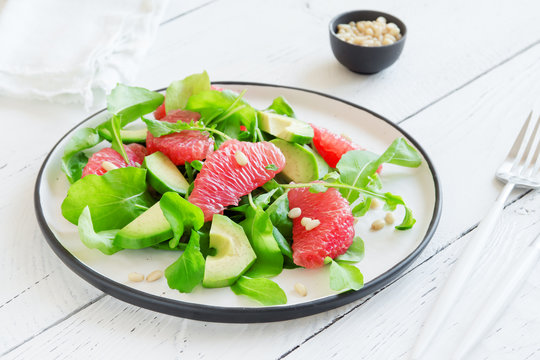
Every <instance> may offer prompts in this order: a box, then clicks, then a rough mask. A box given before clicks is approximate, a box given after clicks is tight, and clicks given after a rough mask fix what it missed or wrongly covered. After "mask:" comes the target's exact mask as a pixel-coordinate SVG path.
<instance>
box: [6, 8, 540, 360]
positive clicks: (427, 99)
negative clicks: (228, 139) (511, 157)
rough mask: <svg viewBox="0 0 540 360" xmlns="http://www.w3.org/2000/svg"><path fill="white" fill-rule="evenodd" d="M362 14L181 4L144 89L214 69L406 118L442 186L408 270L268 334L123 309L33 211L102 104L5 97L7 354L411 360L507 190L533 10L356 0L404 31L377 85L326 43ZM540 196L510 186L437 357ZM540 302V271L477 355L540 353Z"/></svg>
mask: <svg viewBox="0 0 540 360" xmlns="http://www.w3.org/2000/svg"><path fill="white" fill-rule="evenodd" d="M358 6H359V5H358V3H357V2H355V1H352V0H351V1H341V2H339V3H336V2H328V1H323V0H317V1H302V2H300V1H285V0H281V1H272V2H265V1H262V0H215V1H212V0H206V1H205V0H190V1H183V2H180V1H178V2H171V4H170V8H169V10H168V11H167V14H166V15H165V17H164V19H163V25H162V26H161V27H160V29H159V32H158V38H157V40H156V42H155V44H154V46H153V48H152V49H151V50H150V52H149V54H148V56H147V58H146V61H145V63H144V64H143V66H142V67H141V69H140V73H139V77H138V80H137V82H136V83H137V85H140V86H145V87H149V88H160V87H164V86H167V85H168V83H169V82H170V81H171V80H173V79H177V78H181V77H183V76H185V75H187V74H190V73H193V72H199V71H201V70H202V69H206V70H208V72H209V73H210V75H211V77H212V78H213V79H215V80H244V81H259V82H269V83H277V84H285V85H293V86H299V87H304V88H309V89H314V90H319V91H323V92H327V93H330V94H332V95H336V96H338V97H342V98H344V99H347V100H350V101H353V102H355V103H358V104H360V105H363V106H365V107H367V108H370V109H372V110H374V111H377V112H379V113H380V114H382V115H384V116H387V117H388V118H390V119H391V120H392V121H395V122H400V123H401V125H402V126H403V127H404V128H405V130H407V131H408V132H409V133H410V134H411V135H412V136H413V137H415V138H416V139H417V140H418V141H419V142H420V144H422V146H424V147H425V148H426V150H427V151H428V153H429V154H430V156H431V157H432V160H433V161H434V163H435V166H436V168H437V170H438V172H439V175H440V178H441V182H442V185H443V217H442V219H441V223H440V226H439V228H438V230H437V233H436V234H435V236H434V238H433V240H432V242H431V243H430V245H429V246H428V248H427V249H426V250H425V251H424V253H423V254H422V255H421V256H420V258H419V259H418V260H417V261H416V262H415V263H414V264H413V265H412V266H411V268H410V269H409V270H408V271H407V273H406V274H405V275H404V276H402V277H400V278H399V279H398V280H396V281H395V282H394V283H393V284H391V285H388V286H387V287H385V288H384V289H383V290H381V291H380V292H378V293H376V294H373V295H371V296H368V297H367V298H365V299H361V300H359V301H357V302H354V303H352V304H350V305H347V306H344V307H341V308H338V309H335V310H332V311H329V312H325V313H322V314H319V315H314V316H310V317H308V318H303V319H298V320H291V321H286V322H278V323H271V324H249V325H243V324H235V325H231V324H213V323H204V322H198V321H192V320H185V319H180V318H174V317H170V316H167V315H162V314H158V313H154V312H151V311H148V310H145V309H140V308H137V307H135V306H132V305H129V304H126V303H123V302H120V301H118V300H116V299H114V298H111V297H110V296H108V295H105V294H102V293H101V292H100V291H99V290H97V289H95V288H94V287H92V286H91V285H89V284H87V283H86V282H84V281H83V280H81V279H80V278H78V277H77V276H76V275H74V274H73V273H72V272H71V271H70V270H69V269H68V268H67V267H66V266H65V265H64V264H63V263H62V262H61V261H60V260H59V259H58V258H57V257H56V256H55V255H54V254H53V253H52V251H51V250H50V249H49V247H48V245H47V244H46V243H45V240H44V238H43V236H42V235H41V232H40V230H39V228H38V225H37V223H36V220H35V216H34V213H33V185H34V181H35V177H36V175H37V171H38V169H39V166H40V165H41V162H42V161H43V159H44V157H45V155H46V154H47V152H48V150H49V149H50V148H51V147H52V146H53V145H54V144H55V143H56V141H57V140H58V138H59V137H60V136H62V135H63V134H64V133H65V132H66V131H67V130H68V129H70V128H71V127H73V126H74V125H75V124H76V123H78V122H79V121H81V120H82V119H83V118H84V117H86V116H87V115H88V114H89V113H90V112H91V111H85V110H84V109H82V108H81V107H79V106H75V105H70V106H65V105H57V104H50V103H42V102H30V101H22V100H13V99H9V98H0V116H1V118H2V123H3V124H4V126H7V129H6V128H4V129H5V132H4V134H5V136H4V138H3V141H2V143H1V144H0V153H1V154H2V155H1V156H0V180H1V182H2V186H1V188H0V230H1V232H0V234H1V241H0V271H1V273H2V276H1V277H0V285H1V288H2V291H1V292H0V324H2V326H1V327H0V356H3V357H4V358H6V359H11V358H21V359H27V358H28V359H33V358H84V359H85V358H95V359H103V358H124V357H126V358H127V357H128V356H130V357H133V358H146V357H157V356H161V357H163V358H180V359H193V358H206V359H214V358H220V359H235V358H244V357H248V356H253V357H257V358H261V359H276V358H285V359H289V358H290V359H304V358H316V359H328V358H337V359H398V358H403V359H406V358H407V357H408V354H409V351H410V350H411V348H412V345H413V343H414V339H415V337H416V335H417V333H418V330H419V327H420V325H421V323H422V321H423V320H424V319H425V316H426V315H427V313H428V312H429V310H430V305H431V304H432V302H433V300H434V298H435V296H436V293H437V287H438V286H440V285H441V284H442V283H443V281H444V279H445V277H446V276H447V275H448V272H449V270H450V268H451V264H452V263H453V262H454V261H455V259H456V257H457V256H458V254H459V250H460V249H461V248H462V246H463V244H464V243H465V242H466V241H467V239H468V238H469V237H470V236H471V235H472V233H474V226H475V224H477V223H478V221H479V220H480V219H481V218H482V216H483V214H484V213H485V212H486V211H487V209H488V208H489V206H490V204H491V201H492V200H494V199H495V197H496V195H497V193H498V191H499V190H500V188H501V185H500V184H499V183H497V182H496V181H495V180H494V177H493V174H494V171H495V169H496V168H497V166H498V164H499V163H500V161H501V160H502V159H503V158H504V156H505V155H506V152H507V150H508V149H509V147H510V144H511V143H512V141H513V138H514V137H515V134H517V132H518V130H519V127H520V125H521V123H522V121H523V120H524V116H525V115H526V113H527V112H528V111H529V109H530V108H531V106H533V104H534V103H535V102H538V100H539V96H540V95H539V94H540V21H538V14H539V13H540V4H538V2H537V1H533V0H530V1H525V0H523V1H509V0H503V1H497V2H496V3H495V2H489V1H484V0H482V1H474V2H471V1H464V0H457V1H451V2H445V3H441V2H430V1H422V0H413V1H407V2H403V1H397V0H394V1H385V2H383V3H381V2H380V1H365V2H362V4H361V6H362V7H363V8H366V9H379V10H381V11H387V12H389V13H392V14H395V15H396V16H398V17H400V18H401V19H402V20H403V21H404V22H405V23H406V24H407V26H408V31H409V33H408V39H407V43H406V45H405V50H404V52H403V54H402V57H401V58H400V59H399V60H398V62H397V63H396V64H394V65H393V66H392V67H390V68H389V69H387V70H385V71H383V72H381V73H379V74H376V75H371V76H363V75H357V74H353V73H351V72H349V71H347V70H346V69H344V68H343V67H342V66H341V65H339V64H338V63H337V62H336V61H335V59H334V58H333V56H332V53H331V51H330V47H329V44H328V30H327V24H328V21H329V20H330V18H331V17H333V16H334V15H336V14H337V13H339V12H341V11H344V10H349V9H356V8H358ZM100 107H103V104H96V106H95V109H97V108H100ZM95 109H91V110H95ZM539 199H540V197H539V195H538V192H532V193H527V194H524V193H523V192H515V193H514V194H513V197H512V200H511V202H512V203H511V204H510V205H509V206H508V207H507V208H506V210H505V212H504V216H503V219H502V220H501V222H500V226H499V228H498V229H497V231H496V233H495V235H494V241H493V244H492V246H491V247H490V251H489V252H487V254H486V258H485V259H484V260H483V264H484V265H483V266H482V268H483V269H485V270H486V272H487V274H488V275H487V276H485V275H484V276H482V275H480V274H475V278H473V281H472V284H473V285H471V287H470V291H469V292H468V294H467V296H465V297H464V298H463V299H462V301H461V302H460V304H458V306H457V307H456V311H455V313H454V314H453V315H452V318H451V319H450V321H448V323H447V324H448V325H447V326H446V328H445V329H443V331H441V334H440V339H439V340H438V341H437V342H436V343H435V344H434V346H433V348H432V349H431V353H430V354H429V356H430V357H429V358H431V359H445V358H449V356H450V355H451V348H452V347H453V346H456V344H458V342H459V336H458V334H459V332H460V331H461V330H460V329H462V328H463V326H466V322H467V320H470V314H471V312H474V308H475V306H478V303H479V302H478V301H483V300H479V299H481V294H483V293H485V291H484V289H485V288H484V287H483V286H484V285H485V286H488V285H490V284H493V281H496V280H497V279H498V276H499V275H500V274H499V275H498V274H497V271H500V268H501V267H502V265H500V266H497V265H499V264H505V262H506V263H510V265H511V263H512V262H513V261H519V255H520V253H521V251H523V250H524V248H525V246H526V243H527V242H528V240H530V239H531V238H532V237H533V236H534V235H535V234H537V233H538V232H539V231H540V222H539V221H540V215H539V214H540V207H539V203H540V202H539ZM501 254H502V255H501ZM503 255H504V256H503ZM492 264H496V265H492ZM502 268H504V267H502ZM485 301H489V300H485ZM539 303H540V267H536V268H535V269H534V270H533V273H532V274H531V276H530V278H529V279H528V281H527V282H526V284H525V285H524V286H523V288H522V289H521V290H520V292H519V293H518V294H516V299H515V301H514V303H512V304H511V306H510V307H509V308H508V309H507V311H506V312H505V314H504V316H503V317H502V318H501V319H500V320H499V321H498V322H497V324H496V326H495V327H494V328H493V329H492V331H491V332H490V333H489V334H488V336H487V337H486V339H485V340H484V341H483V342H482V343H481V344H480V345H479V346H478V347H477V348H476V349H475V352H474V353H471V354H470V356H469V357H470V359H479V358H482V359H484V358H485V359H536V358H540V311H539V310H538V309H539V307H538V304H539Z"/></svg>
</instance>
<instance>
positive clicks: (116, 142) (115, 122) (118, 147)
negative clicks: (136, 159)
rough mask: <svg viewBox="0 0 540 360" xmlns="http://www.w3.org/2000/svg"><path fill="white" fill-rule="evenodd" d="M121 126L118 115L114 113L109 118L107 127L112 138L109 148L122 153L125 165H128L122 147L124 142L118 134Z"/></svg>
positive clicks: (124, 150)
mask: <svg viewBox="0 0 540 360" xmlns="http://www.w3.org/2000/svg"><path fill="white" fill-rule="evenodd" d="M121 128H122V127H121V124H120V117H119V116H117V115H114V116H113V117H112V118H111V121H110V123H109V126H108V129H109V131H110V132H111V135H112V138H113V141H112V145H111V148H112V149H113V150H115V151H116V152H117V153H119V154H120V155H122V157H123V158H124V161H125V162H126V165H128V166H129V165H130V162H129V158H128V156H127V153H126V148H125V147H124V143H123V142H122V135H120V129H121Z"/></svg>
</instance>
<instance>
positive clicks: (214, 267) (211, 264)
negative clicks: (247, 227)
mask: <svg viewBox="0 0 540 360" xmlns="http://www.w3.org/2000/svg"><path fill="white" fill-rule="evenodd" d="M210 248H214V249H215V250H216V254H215V255H214V256H210V255H208V256H207V257H206V266H205V268H204V278H203V283H202V284H203V286H204V287H207V288H216V287H225V286H229V285H231V284H233V283H234V282H235V281H236V280H237V279H238V278H239V277H240V276H241V275H242V274H243V273H245V272H246V271H247V270H248V269H249V267H250V266H251V265H252V264H253V262H254V261H255V259H256V258H257V255H255V252H254V251H253V249H252V248H251V244H250V243H249V240H248V238H247V236H246V233H245V232H244V229H243V228H242V226H240V225H238V224H237V223H235V222H234V221H232V220H231V219H229V218H228V217H226V216H223V215H214V218H213V219H212V227H211V228H210Z"/></svg>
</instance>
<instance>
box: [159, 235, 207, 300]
mask: <svg viewBox="0 0 540 360" xmlns="http://www.w3.org/2000/svg"><path fill="white" fill-rule="evenodd" d="M204 264H205V260H204V257H203V255H202V253H201V250H200V245H199V234H198V233H197V232H196V231H194V230H191V237H190V238H189V242H188V245H187V247H186V250H185V251H184V252H183V253H182V255H180V257H179V258H178V260H176V261H175V262H174V263H172V264H171V265H169V267H167V269H165V278H166V279H167V284H169V287H170V288H171V289H176V290H178V291H180V292H182V293H189V292H191V291H192V290H193V288H195V286H197V285H198V284H199V283H200V282H201V281H202V280H203V278H204Z"/></svg>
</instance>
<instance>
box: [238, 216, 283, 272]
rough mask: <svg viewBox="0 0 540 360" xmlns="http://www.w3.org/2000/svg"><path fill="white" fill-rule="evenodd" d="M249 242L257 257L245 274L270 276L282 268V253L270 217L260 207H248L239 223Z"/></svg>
mask: <svg viewBox="0 0 540 360" xmlns="http://www.w3.org/2000/svg"><path fill="white" fill-rule="evenodd" d="M240 225H242V227H243V228H244V231H245V233H246V235H247V237H248V239H249V242H250V243H251V247H252V248H253V251H255V254H256V255H257V259H256V260H255V262H254V263H253V265H252V266H251V267H250V269H249V270H248V272H247V273H246V275H247V276H250V277H272V276H275V275H278V274H279V273H281V271H282V270H283V255H282V254H281V250H280V249H279V246H278V244H277V242H276V239H275V238H274V235H273V226H272V222H271V221H270V217H269V216H268V214H267V213H265V212H264V211H263V210H262V209H261V208H260V207H257V208H256V209H253V208H252V207H250V208H249V209H248V210H247V211H246V219H245V220H244V221H242V222H241V223H240Z"/></svg>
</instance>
